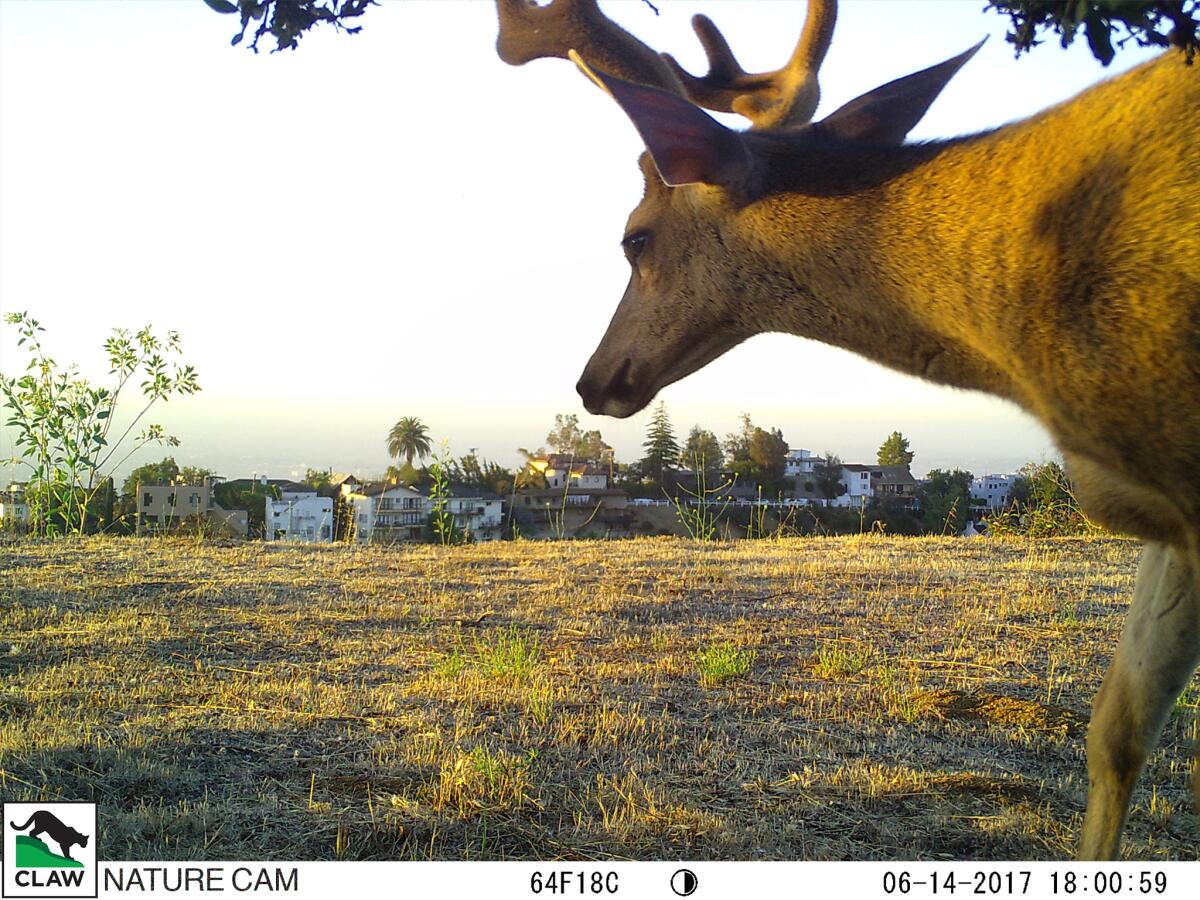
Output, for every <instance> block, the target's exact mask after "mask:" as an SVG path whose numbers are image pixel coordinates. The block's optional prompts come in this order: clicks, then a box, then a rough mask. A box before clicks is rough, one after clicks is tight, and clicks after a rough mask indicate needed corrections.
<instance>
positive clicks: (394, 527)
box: [341, 476, 429, 544]
mask: <svg viewBox="0 0 1200 900" xmlns="http://www.w3.org/2000/svg"><path fill="white" fill-rule="evenodd" d="M350 477H353V476H350ZM341 490H342V497H343V499H344V500H345V502H346V503H347V504H349V505H350V507H351V508H352V510H353V515H352V518H351V526H350V528H351V533H352V534H353V535H354V537H355V540H357V541H358V542H359V543H360V544H366V543H370V542H372V541H381V542H384V543H395V542H413V541H420V540H423V538H424V532H425V523H426V521H427V520H428V518H429V513H428V509H427V502H428V499H429V498H428V497H426V496H425V495H424V494H422V493H421V492H420V491H418V490H414V489H413V488H410V487H405V486H404V485H402V484H387V483H385V482H373V483H363V482H359V481H358V480H357V479H355V481H354V483H353V484H350V483H349V482H348V481H343V482H341Z"/></svg>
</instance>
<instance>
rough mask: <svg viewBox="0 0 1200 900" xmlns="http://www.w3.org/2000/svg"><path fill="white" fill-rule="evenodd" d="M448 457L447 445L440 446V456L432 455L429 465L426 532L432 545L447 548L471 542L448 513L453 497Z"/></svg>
mask: <svg viewBox="0 0 1200 900" xmlns="http://www.w3.org/2000/svg"><path fill="white" fill-rule="evenodd" d="M449 457H450V450H449V447H448V445H446V444H443V445H442V452H441V454H434V456H433V462H432V463H430V465H429V478H430V483H429V500H430V504H431V509H430V513H429V526H428V531H429V534H430V535H431V536H432V539H433V543H435V544H441V545H442V546H443V547H448V546H450V545H451V544H466V543H469V542H470V540H471V534H470V532H468V531H467V530H466V529H464V528H463V527H462V526H461V525H459V524H458V522H457V521H456V520H455V518H454V514H453V513H452V512H450V509H449V507H450V498H451V497H452V496H453V495H454V493H453V491H452V490H451V489H450V472H449V467H448V466H447V460H448V459H449Z"/></svg>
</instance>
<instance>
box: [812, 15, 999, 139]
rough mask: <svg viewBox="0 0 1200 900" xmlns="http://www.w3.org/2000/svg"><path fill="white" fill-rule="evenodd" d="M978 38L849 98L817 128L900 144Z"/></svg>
mask: <svg viewBox="0 0 1200 900" xmlns="http://www.w3.org/2000/svg"><path fill="white" fill-rule="evenodd" d="M986 40H987V38H986V37H985V38H984V39H983V40H982V41H980V42H979V43H978V44H976V45H975V46H974V47H972V48H971V49H970V50H967V51H965V52H963V53H960V54H959V55H958V56H956V57H954V58H953V59H948V60H946V61H945V62H943V63H938V64H937V65H936V66H930V67H929V68H928V69H922V70H921V71H920V72H914V73H913V74H912V75H906V76H904V77H903V78H897V79H896V80H895V81H889V82H888V83H887V84H885V85H883V86H882V87H877V88H875V90H873V91H869V92H867V93H865V94H863V95H862V96H861V97H858V98H857V99H854V100H851V101H850V102H849V103H847V104H846V105H845V106H843V107H841V108H840V109H838V110H836V111H835V112H833V113H830V115H829V116H828V117H826V118H825V119H822V120H821V122H820V123H818V124H819V128H820V130H821V131H823V132H825V133H826V134H830V135H833V136H834V137H838V138H842V139H843V140H848V141H868V142H870V143H872V144H902V143H903V142H904V138H905V135H907V134H908V133H909V132H910V131H911V130H912V129H913V127H914V126H915V125H916V124H917V123H918V122H919V121H921V117H922V116H924V115H925V113H926V112H927V111H928V110H929V107H930V106H931V105H932V104H933V101H934V100H936V99H937V97H938V94H940V93H941V92H942V88H944V87H945V86H946V84H947V82H949V81H950V79H951V78H953V77H954V74H955V73H956V72H957V71H958V70H959V69H961V68H962V67H963V64H964V63H966V61H967V60H969V59H970V58H971V57H972V56H974V55H975V54H976V52H978V50H979V48H980V47H982V46H983V44H984V41H986Z"/></svg>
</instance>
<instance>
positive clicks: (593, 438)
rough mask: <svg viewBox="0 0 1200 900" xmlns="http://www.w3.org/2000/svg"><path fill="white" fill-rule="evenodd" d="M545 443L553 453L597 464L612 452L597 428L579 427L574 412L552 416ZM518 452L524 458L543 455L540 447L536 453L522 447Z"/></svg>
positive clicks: (577, 417) (577, 418)
mask: <svg viewBox="0 0 1200 900" xmlns="http://www.w3.org/2000/svg"><path fill="white" fill-rule="evenodd" d="M546 443H547V444H549V445H550V448H551V449H552V450H553V451H554V452H555V453H562V454H564V455H570V456H573V457H574V458H575V459H576V460H578V461H579V462H589V463H595V464H597V465H600V464H601V463H603V462H604V460H605V459H606V458H608V457H609V456H610V454H611V453H612V447H610V446H609V445H608V444H606V443H604V438H603V437H602V436H601V435H600V432H599V431H598V430H596V429H592V430H591V431H584V430H583V429H582V428H580V427H579V416H577V415H575V414H574V413H568V414H566V415H563V414H561V413H560V414H559V415H556V416H555V417H554V427H553V428H552V429H550V433H549V434H548V435H546ZM520 452H521V453H522V454H524V455H525V458H526V459H530V458H532V457H535V456H539V455H543V451H542V450H541V448H539V450H538V452H537V453H530V452H529V451H528V450H526V449H525V448H523V447H522V448H521V450H520Z"/></svg>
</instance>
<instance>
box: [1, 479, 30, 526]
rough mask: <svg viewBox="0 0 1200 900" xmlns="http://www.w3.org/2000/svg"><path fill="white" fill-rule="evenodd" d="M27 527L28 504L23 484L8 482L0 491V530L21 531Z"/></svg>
mask: <svg viewBox="0 0 1200 900" xmlns="http://www.w3.org/2000/svg"><path fill="white" fill-rule="evenodd" d="M28 527H29V504H28V503H27V502H26V499H25V486H24V485H23V484H16V483H13V484H10V485H9V486H8V490H6V491H0V530H4V531H23V530H25V529H26V528H28Z"/></svg>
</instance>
